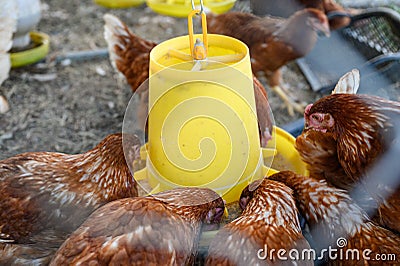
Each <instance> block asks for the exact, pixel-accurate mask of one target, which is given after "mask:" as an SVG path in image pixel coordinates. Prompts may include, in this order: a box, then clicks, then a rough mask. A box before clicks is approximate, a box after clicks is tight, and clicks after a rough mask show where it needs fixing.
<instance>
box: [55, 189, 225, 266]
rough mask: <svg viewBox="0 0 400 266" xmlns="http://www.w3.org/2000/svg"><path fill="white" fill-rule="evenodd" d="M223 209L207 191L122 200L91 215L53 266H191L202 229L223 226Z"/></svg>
mask: <svg viewBox="0 0 400 266" xmlns="http://www.w3.org/2000/svg"><path fill="white" fill-rule="evenodd" d="M224 209H225V205H224V202H223V200H222V198H221V197H219V195H218V194H217V193H215V192H214V191H212V190H211V189H208V188H195V187H192V188H176V189H173V190H169V191H165V192H160V193H157V194H155V195H152V196H148V197H137V198H127V199H121V200H117V201H114V202H111V203H108V204H106V205H104V206H103V207H101V208H99V209H98V210H96V211H95V212H94V213H93V214H92V215H90V217H89V218H88V219H87V220H86V221H85V222H84V223H83V224H82V225H81V226H80V227H79V228H78V229H77V230H76V231H75V232H74V233H72V235H71V236H70V237H69V238H68V239H67V240H66V241H65V242H64V244H63V245H62V246H61V247H60V249H59V250H58V251H57V253H56V255H55V256H54V259H53V260H52V262H51V263H50V265H191V264H193V262H194V258H195V255H196V251H197V245H198V239H199V235H200V229H201V226H202V224H203V223H218V222H220V220H221V218H222V216H223V213H224Z"/></svg>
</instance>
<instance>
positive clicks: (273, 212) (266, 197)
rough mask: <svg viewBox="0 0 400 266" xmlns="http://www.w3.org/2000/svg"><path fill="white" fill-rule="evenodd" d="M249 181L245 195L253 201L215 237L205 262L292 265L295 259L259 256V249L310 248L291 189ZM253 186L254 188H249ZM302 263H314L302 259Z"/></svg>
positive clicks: (212, 263)
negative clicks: (250, 182) (303, 233)
mask: <svg viewBox="0 0 400 266" xmlns="http://www.w3.org/2000/svg"><path fill="white" fill-rule="evenodd" d="M255 182H256V183H255V185H252V184H253V183H252V184H250V185H249V186H247V187H246V188H245V189H244V190H243V192H242V196H241V198H242V197H248V196H250V198H251V199H250V200H249V202H248V204H247V206H246V207H245V209H244V210H243V212H242V214H241V215H240V216H239V217H238V218H237V219H235V220H234V221H232V222H231V223H229V224H228V225H226V226H225V227H223V228H222V229H221V230H220V231H219V232H218V233H217V235H216V236H215V238H214V239H213V240H212V242H211V244H210V247H209V254H208V257H207V260H206V265H267V264H268V265H269V264H271V263H272V264H279V265H293V264H294V262H292V261H283V260H279V259H278V258H277V256H276V253H275V255H274V256H273V258H269V256H267V258H266V259H265V260H262V258H261V259H260V258H259V257H258V255H257V252H258V251H259V250H260V249H263V250H265V249H266V247H267V250H269V251H270V250H272V249H275V250H279V249H285V250H286V251H288V252H289V250H290V249H296V250H298V251H299V252H300V253H301V251H302V250H303V249H309V248H310V247H309V245H308V243H307V241H306V240H305V239H304V238H303V236H302V234H301V229H300V223H299V220H298V216H297V215H298V211H297V208H296V206H295V202H294V199H293V196H292V190H291V189H289V188H288V187H286V186H285V185H283V184H282V183H279V182H275V181H271V180H269V179H266V178H265V179H263V180H262V181H261V182H260V181H255ZM253 187H254V189H255V190H253V191H250V190H251V189H252V188H253ZM301 263H302V265H313V262H312V261H302V262H301Z"/></svg>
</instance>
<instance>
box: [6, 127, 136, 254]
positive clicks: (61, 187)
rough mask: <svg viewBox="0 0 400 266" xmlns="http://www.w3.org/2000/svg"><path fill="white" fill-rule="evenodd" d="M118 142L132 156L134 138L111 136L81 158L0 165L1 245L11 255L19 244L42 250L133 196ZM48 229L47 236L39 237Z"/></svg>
mask: <svg viewBox="0 0 400 266" xmlns="http://www.w3.org/2000/svg"><path fill="white" fill-rule="evenodd" d="M123 137H124V142H125V144H126V145H130V146H126V147H127V150H128V149H134V151H133V152H132V154H133V156H137V155H135V154H137V153H138V150H139V147H140V141H139V139H138V138H137V137H136V136H129V135H122V134H113V135H109V136H107V137H106V138H105V139H104V140H103V141H101V142H100V143H99V144H98V145H97V146H96V147H95V148H93V149H92V150H90V151H88V152H86V153H83V154H74V155H71V154H63V153H54V152H31V153H23V154H20V155H16V156H14V157H11V158H8V159H5V160H2V161H0V181H1V182H0V193H1V194H2V200H1V202H0V230H1V231H0V233H1V234H0V238H1V239H2V241H8V242H12V244H9V245H15V246H14V249H16V248H17V247H18V245H19V244H23V243H29V244H30V245H31V247H32V248H35V247H40V248H44V247H45V246H46V245H42V244H43V243H46V239H47V240H48V239H50V238H51V236H52V235H59V236H60V237H61V241H63V240H64V239H63V238H62V236H63V237H64V238H65V237H66V236H67V235H68V233H70V232H72V231H73V230H75V229H76V228H77V227H78V226H79V225H80V224H81V223H82V222H83V221H84V219H85V218H86V217H87V216H88V215H89V214H90V213H91V212H92V211H93V210H94V209H96V208H98V207H99V206H101V205H102V204H104V203H106V202H109V201H112V200H115V199H119V198H125V197H134V196H137V187H136V186H137V184H136V182H135V180H134V179H133V176H132V174H131V172H130V170H129V167H128V165H127V163H126V161H125V156H124V150H123V146H122V138H123ZM128 153H129V152H128ZM49 229H51V230H53V232H52V233H51V234H50V233H49V234H45V233H43V232H46V230H49ZM40 236H41V237H43V239H42V238H41V237H40ZM40 241H41V243H42V244H39V242H40ZM49 242H50V241H49ZM36 244H37V246H36ZM0 257H1V256H0Z"/></svg>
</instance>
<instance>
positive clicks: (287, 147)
mask: <svg viewBox="0 0 400 266" xmlns="http://www.w3.org/2000/svg"><path fill="white" fill-rule="evenodd" d="M273 138H275V139H276V150H274V149H270V148H267V149H263V157H264V158H265V157H269V156H275V155H276V154H277V153H278V154H280V155H281V156H283V157H284V158H285V159H286V160H287V161H288V162H289V163H290V164H291V166H292V167H291V168H288V169H273V168H270V167H267V166H265V165H263V167H262V168H263V169H262V171H263V175H264V176H270V175H272V174H275V173H277V172H279V171H283V170H292V171H294V172H296V173H297V174H302V175H308V171H307V169H306V165H305V163H304V162H303V161H302V160H301V158H300V156H299V154H298V152H297V150H296V148H295V146H294V144H295V141H296V139H295V138H294V137H293V136H292V135H291V134H290V133H288V132H286V131H285V130H283V129H281V128H279V127H274V133H273ZM270 143H272V141H271V142H270ZM146 146H147V143H146V144H145V145H144V146H142V148H141V150H140V155H141V158H142V160H144V159H145V158H147V147H146ZM147 171H148V169H147V167H146V168H143V169H141V170H139V171H137V172H135V173H134V178H135V179H136V180H145V179H148V178H149V174H148V172H147ZM150 178H151V177H150ZM213 189H215V188H213ZM162 190H163V189H162V188H161V187H160V184H158V185H156V186H154V187H153V190H152V191H151V192H150V194H152V193H157V192H160V191H162ZM240 193H241V189H239V188H237V189H235V188H233V189H232V190H231V191H229V192H228V193H226V194H225V195H224V196H223V197H224V199H225V200H226V201H227V202H228V203H230V202H233V201H235V200H237V199H238V197H239V196H240Z"/></svg>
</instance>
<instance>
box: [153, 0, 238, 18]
mask: <svg viewBox="0 0 400 266" xmlns="http://www.w3.org/2000/svg"><path fill="white" fill-rule="evenodd" d="M194 2H195V5H200V0H195V1H194ZM235 2H236V0H204V6H205V7H206V8H208V9H209V10H211V11H212V12H213V13H215V14H222V13H225V12H227V11H229V10H230V9H231V8H232V7H233V6H234V5H235ZM146 3H147V5H148V6H149V7H150V8H151V9H152V10H153V11H154V12H157V13H160V14H162V15H167V16H172V17H178V18H185V17H187V15H188V14H189V13H190V12H191V11H192V4H191V1H190V0H146Z"/></svg>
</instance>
